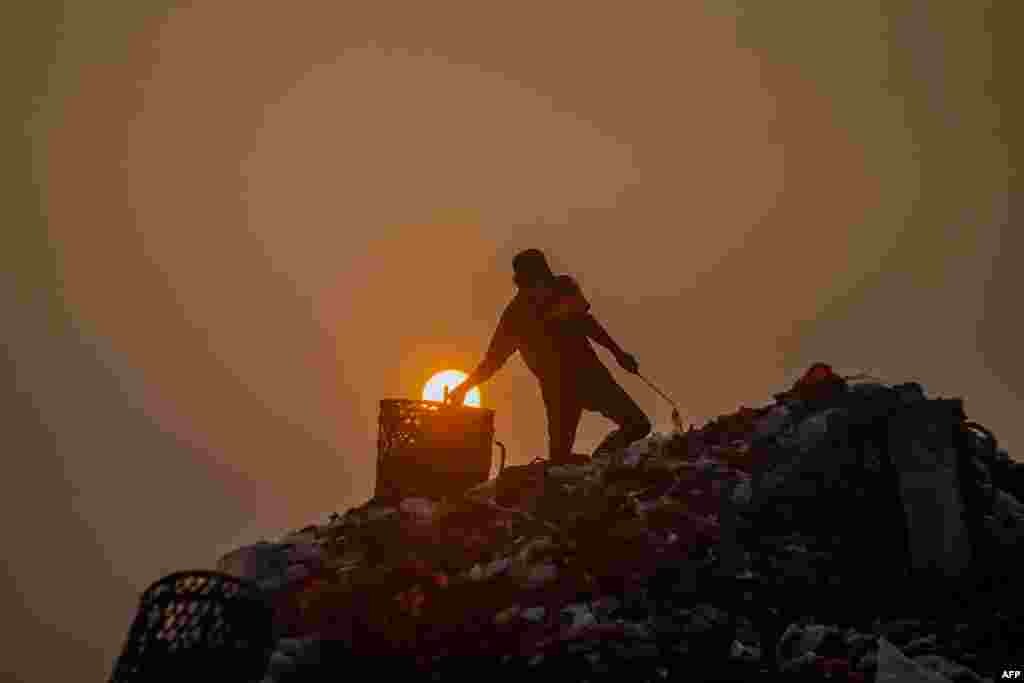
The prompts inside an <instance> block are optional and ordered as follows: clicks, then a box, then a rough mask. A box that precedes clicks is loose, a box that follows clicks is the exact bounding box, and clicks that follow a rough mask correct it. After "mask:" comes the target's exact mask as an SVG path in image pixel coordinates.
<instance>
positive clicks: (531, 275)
mask: <svg viewBox="0 0 1024 683" xmlns="http://www.w3.org/2000/svg"><path fill="white" fill-rule="evenodd" d="M512 270H513V271H514V272H515V277H514V278H513V279H514V280H515V283H516V286H517V287H519V288H520V289H531V288H533V287H537V286H544V285H548V284H550V283H551V281H552V280H554V279H555V276H554V274H553V273H552V272H551V267H550V266H549V265H548V260H547V259H546V258H545V257H544V252H542V251H541V250H540V249H527V250H525V251H521V252H519V253H518V254H516V257H515V258H514V259H512Z"/></svg>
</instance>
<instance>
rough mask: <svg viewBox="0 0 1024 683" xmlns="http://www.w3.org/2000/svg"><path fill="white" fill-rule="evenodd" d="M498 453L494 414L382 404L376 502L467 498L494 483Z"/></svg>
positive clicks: (401, 403)
mask: <svg viewBox="0 0 1024 683" xmlns="http://www.w3.org/2000/svg"><path fill="white" fill-rule="evenodd" d="M493 448H494V411H493V410H488V409H485V408H474V407H470V406H452V405H446V404H444V403H439V402H434V401H416V400H408V399H385V400H382V401H381V402H380V422H379V432H378V440H377V482H376V488H375V491H374V496H375V497H376V498H378V499H382V500H396V499H399V498H405V497H412V496H416V497H423V498H432V499H441V498H445V497H455V496H458V495H461V494H462V493H463V492H465V491H467V490H468V489H470V488H472V487H474V486H476V485H477V484H481V483H483V482H485V481H487V480H488V479H489V478H490V475H491V470H492V459H493ZM502 460H504V458H502ZM502 464H504V463H502Z"/></svg>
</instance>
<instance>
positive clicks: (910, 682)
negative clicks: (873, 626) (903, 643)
mask: <svg viewBox="0 0 1024 683" xmlns="http://www.w3.org/2000/svg"><path fill="white" fill-rule="evenodd" d="M875 680H876V681H877V683H951V682H950V680H949V679H948V678H946V677H945V676H943V675H942V674H939V673H937V672H935V671H931V670H929V669H927V668H925V667H924V666H922V665H920V664H918V663H917V662H915V661H914V660H912V659H910V658H909V657H907V656H906V655H904V654H903V653H902V652H900V650H899V648H897V647H896V646H895V645H893V644H892V643H890V642H889V641H888V640H886V639H885V638H881V639H879V641H878V673H877V674H876V676H875Z"/></svg>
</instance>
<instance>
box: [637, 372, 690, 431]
mask: <svg viewBox="0 0 1024 683" xmlns="http://www.w3.org/2000/svg"><path fill="white" fill-rule="evenodd" d="M636 376H637V377H639V378H640V379H642V380H643V381H644V382H647V386H649V387H650V388H651V389H654V391H655V393H657V394H658V396H661V397H662V398H663V399H665V400H666V401H668V403H669V405H671V406H672V424H673V425H675V428H676V429H677V430H679V431H680V432H682V431H683V418H682V417H681V416H680V415H679V406H678V405H676V402H675V401H673V400H672V399H670V398H669V397H668V396H666V395H665V392H664V391H662V390H661V389H659V388H658V387H657V386H655V385H654V382H652V381H651V380H649V379H647V378H646V377H644V376H643V375H641V374H640V373H639V372H638V373H636Z"/></svg>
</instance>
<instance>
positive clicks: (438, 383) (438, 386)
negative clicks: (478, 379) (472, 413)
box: [423, 370, 480, 408]
mask: <svg viewBox="0 0 1024 683" xmlns="http://www.w3.org/2000/svg"><path fill="white" fill-rule="evenodd" d="M467 376H468V375H466V373H464V372H460V371H459V370H444V371H442V372H439V373H437V374H435V375H434V376H433V377H431V378H430V379H429V380H428V381H427V383H426V385H424V387H423V400H424V401H443V400H444V388H445V387H448V390H449V391H451V390H452V389H454V388H455V387H457V386H458V385H460V384H462V381H463V380H465V379H466V377H467ZM462 405H464V406H473V407H474V408H479V407H480V387H473V388H472V389H470V390H469V393H468V394H466V400H464V401H463V402H462Z"/></svg>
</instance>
